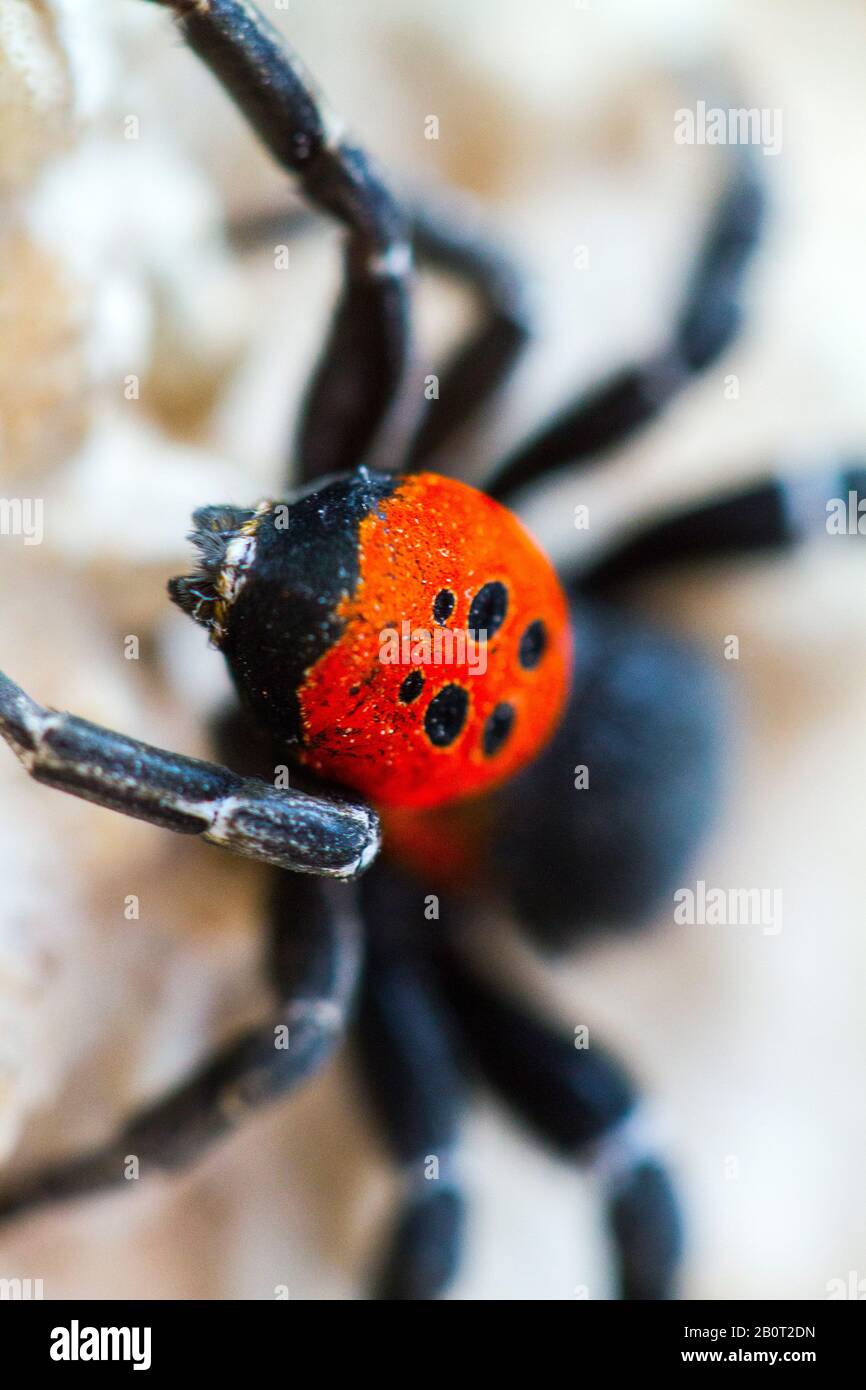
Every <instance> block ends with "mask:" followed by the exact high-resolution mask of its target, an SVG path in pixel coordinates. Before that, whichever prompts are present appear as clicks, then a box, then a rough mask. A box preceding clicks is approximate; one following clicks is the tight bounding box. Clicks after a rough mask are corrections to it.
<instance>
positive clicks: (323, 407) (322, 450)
mask: <svg viewBox="0 0 866 1390" xmlns="http://www.w3.org/2000/svg"><path fill="white" fill-rule="evenodd" d="M156 3H158V4H162V5H164V6H165V7H166V8H168V9H171V10H173V11H174V13H175V15H176V16H177V20H178V24H179V27H180V29H181V32H182V33H183V36H184V39H185V40H186V42H187V44H188V45H189V47H190V48H192V49H193V50H194V51H195V52H196V53H197V54H198V56H199V57H200V58H201V59H202V60H203V61H204V62H205V63H206V64H207V66H208V67H209V68H210V70H211V72H212V73H213V74H214V76H215V77H216V78H217V79H218V80H219V82H220V83H221V84H222V86H223V87H224V88H225V90H226V91H227V92H228V93H229V95H230V96H231V97H232V98H233V100H234V101H235V103H236V105H237V106H238V107H239V109H240V110H241V111H242V112H243V114H244V115H245V116H246V118H247V120H248V121H249V123H250V125H251V126H252V127H253V128H254V130H255V131H256V132H257V134H258V135H259V136H260V138H261V139H262V140H263V142H264V144H265V145H266V146H267V148H268V149H269V150H270V152H271V154H272V155H273V156H274V158H275V159H276V160H277V161H278V162H279V163H280V164H281V165H283V167H284V168H286V169H288V170H290V171H291V172H292V173H294V174H297V175H298V176H299V178H300V180H301V186H302V189H303V193H304V196H305V197H306V198H307V199H309V201H310V202H311V203H312V204H313V205H314V206H315V207H316V208H318V209H319V210H321V211H322V212H325V213H327V214H328V215H329V216H331V217H333V218H335V219H336V220H337V221H338V222H339V223H341V224H342V226H343V227H344V228H345V229H346V231H347V233H348V237H347V241H346V251H345V268H344V284H343V289H342V292H341V296H340V299H339V302H338V305H337V308H336V311H335V315H334V320H333V324H332V327H331V331H330V336H329V339H328V343H327V346H326V348H325V351H324V353H323V355H322V358H321V360H320V362H319V364H318V367H317V368H316V370H315V373H314V375H313V379H312V381H311V383H310V386H309V389H308V393H307V398H306V401H305V405H304V409H303V414H302V419H301V423H300V429H299V435H298V453H299V467H300V471H301V476H302V478H303V479H305V480H306V479H313V478H317V477H320V476H322V475H324V474H326V473H339V472H343V471H346V470H348V469H350V468H354V467H355V466H356V465H358V464H359V463H363V462H364V461H365V460H367V461H369V462H372V461H373V458H372V451H373V449H374V446H375V444H376V442H377V439H378V437H379V434H380V431H381V430H382V429H383V427H384V426H385V425H386V423H387V421H388V419H389V417H390V415H391V411H392V407H393V406H394V403H395V401H396V398H397V396H398V394H399V391H400V387H401V385H402V383H403V380H404V376H405V371H406V365H407V361H408V356H409V350H410V323H409V279H410V275H411V268H412V254H411V247H410V242H409V236H408V232H407V228H406V224H405V219H404V217H403V213H402V211H401V209H400V208H399V206H398V204H397V202H396V201H395V199H394V198H393V196H392V194H391V193H390V191H389V189H388V188H387V186H386V184H385V182H384V180H383V178H382V175H381V174H380V172H379V170H378V169H377V168H376V166H375V165H374V164H373V162H372V161H371V159H370V158H369V157H368V155H367V154H366V153H365V152H364V151H363V150H362V149H360V148H359V147H358V146H357V145H355V144H354V143H352V142H351V141H350V140H348V139H347V138H345V136H344V135H343V133H342V131H341V130H340V129H339V127H338V126H337V124H336V122H335V120H334V118H333V116H332V115H331V114H330V113H329V112H328V111H327V109H326V107H325V105H324V102H323V101H322V99H321V97H320V96H319V94H318V93H317V91H316V88H315V85H314V83H313V81H312V79H311V78H310V76H309V74H308V73H307V72H306V71H305V69H304V66H303V64H302V63H301V60H300V59H299V58H298V56H297V54H295V53H294V51H293V50H292V49H291V48H290V47H289V46H288V44H287V43H285V41H284V40H283V38H282V37H281V35H279V34H278V33H277V31H276V30H275V29H274V28H273V27H272V25H271V24H269V23H268V21H267V20H266V19H265V18H264V16H263V15H262V14H261V13H260V12H259V11H258V10H257V9H256V7H255V6H254V5H252V4H249V3H247V0H207V3H206V4H202V3H199V0H156Z"/></svg>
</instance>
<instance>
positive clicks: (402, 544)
mask: <svg viewBox="0 0 866 1390" xmlns="http://www.w3.org/2000/svg"><path fill="white" fill-rule="evenodd" d="M195 523H196V528H197V529H196V532H194V533H193V537H192V538H193V540H194V542H195V544H196V546H197V548H198V550H199V552H200V556H201V559H200V570H199V572H198V573H197V574H195V575H190V576H186V577H185V578H183V579H179V580H174V581H172V585H171V586H170V588H171V593H172V597H173V598H174V599H175V601H176V602H178V603H179V604H180V606H181V607H182V608H184V609H185V611H187V612H188V613H190V614H191V615H192V616H193V617H194V618H196V619H197V621H199V622H201V623H202V624H203V625H204V626H205V627H207V628H208V629H209V631H210V633H211V638H212V640H213V641H214V643H215V644H216V645H217V646H218V647H219V648H220V650H221V651H222V652H223V654H224V656H225V657H226V660H227V662H228V665H229V669H230V671H231V674H232V676H233V679H234V681H235V684H236V685H237V687H238V690H239V692H240V694H241V695H242V696H243V697H244V698H245V700H246V701H247V703H248V704H249V705H250V706H251V707H252V710H253V712H254V714H255V715H256V717H257V718H258V719H259V721H260V722H261V723H263V724H264V725H266V726H267V727H269V728H270V729H271V730H272V731H273V732H274V733H276V734H277V736H278V737H280V738H282V739H284V740H286V741H288V742H289V743H290V744H291V745H292V754H293V756H294V758H295V759H296V760H297V761H298V762H300V763H302V764H304V765H305V766H306V767H308V768H309V769H310V770H311V771H312V772H314V773H316V774H318V775H319V776H321V777H323V778H324V779H326V780H327V781H328V782H330V783H333V784H336V785H342V786H345V787H347V788H351V789H352V790H353V791H356V792H359V793H361V795H363V796H365V797H367V798H368V799H369V800H370V801H372V802H373V803H374V804H375V805H379V806H381V807H388V806H392V807H407V808H417V809H423V808H427V807H432V806H438V805H443V804H446V803H448V802H451V801H455V800H458V799H461V798H466V797H470V796H475V795H479V794H481V793H483V792H484V791H486V790H488V789H490V788H492V787H493V786H495V785H496V784H498V783H499V782H501V781H503V780H505V779H506V778H507V777H509V776H511V775H512V774H513V773H515V772H516V771H517V770H518V769H519V768H520V767H522V766H523V765H524V764H525V763H527V762H528V761H530V760H531V759H532V758H533V757H535V756H536V754H537V753H538V752H539V751H540V749H541V747H542V746H543V745H544V743H545V742H546V741H547V739H548V738H549V737H550V735H551V734H552V733H553V731H554V729H555V727H556V725H557V723H558V720H559V717H560V714H561V711H562V708H563V706H564V703H565V699H566V697H567V693H568V684H569V676H570V671H571V629H570V623H569V616H568V606H567V603H566V599H565V596H564V594H563V592H562V589H561V587H560V584H559V581H558V579H557V577H556V575H555V573H554V571H553V569H552V567H551V565H550V563H549V561H548V560H547V558H546V557H545V556H544V554H543V553H542V552H541V551H540V550H539V548H538V546H537V545H536V544H535V542H534V541H533V540H532V538H531V537H530V535H529V534H528V532H527V531H526V530H525V529H524V527H523V526H522V525H521V523H520V522H519V521H518V520H517V518H516V517H515V516H514V515H513V514H512V513H511V512H509V511H508V510H507V509H506V508H505V507H502V506H501V505H500V504H499V503H498V502H495V501H493V500H492V499H491V498H489V497H487V496H486V495H485V494H483V493H481V492H478V491H477V490H476V489H474V488H471V487H469V486H467V485H466V484H465V483H460V482H457V481H456V480H453V479H448V478H444V477H439V476H438V475H436V474H429V473H419V474H414V475H409V476H390V475H385V474H377V473H373V472H371V471H370V470H367V469H364V468H360V469H358V470H356V472H354V473H352V474H347V475H343V476H340V477H336V478H332V479H329V480H327V481H325V482H324V483H322V484H320V485H319V486H318V488H317V489H316V490H315V491H309V492H306V493H304V494H303V495H301V496H298V497H296V498H294V499H288V500H287V501H286V502H282V503H280V502H276V503H274V502H271V503H266V504H262V505H261V506H260V507H259V508H257V509H255V510H252V511H241V510H240V509H237V508H228V507H224V508H204V509H203V510H202V511H201V512H198V513H196V517H195Z"/></svg>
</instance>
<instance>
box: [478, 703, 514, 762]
mask: <svg viewBox="0 0 866 1390" xmlns="http://www.w3.org/2000/svg"><path fill="white" fill-rule="evenodd" d="M513 727H514V706H513V705H509V704H508V703H507V702H506V701H503V702H502V704H499V705H497V706H496V708H495V709H494V710H492V711H491V713H490V714H488V716H487V719H486V720H485V723H484V733H483V734H482V735H481V747H482V748H483V749H484V753H485V755H486V756H487V757H488V758H492V757H493V756H494V755H495V754H496V753H498V752H499V750H500V748H501V747H502V745H503V744H504V743H505V740H506V739H507V738H508V735H509V734H510V733H511V730H512V728H513Z"/></svg>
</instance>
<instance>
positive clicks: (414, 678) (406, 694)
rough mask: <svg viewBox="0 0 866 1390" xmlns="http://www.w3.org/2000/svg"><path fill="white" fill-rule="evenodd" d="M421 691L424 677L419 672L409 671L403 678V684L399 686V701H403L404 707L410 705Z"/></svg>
mask: <svg viewBox="0 0 866 1390" xmlns="http://www.w3.org/2000/svg"><path fill="white" fill-rule="evenodd" d="M423 689H424V676H423V675H422V673H421V672H420V671H410V672H409V674H408V676H406V677H404V679H403V683H402V685H401V686H400V691H399V695H400V699H401V700H402V701H403V704H404V705H410V704H411V703H412V701H413V700H417V699H418V696H419V695H420V694H421V691H422V690H423Z"/></svg>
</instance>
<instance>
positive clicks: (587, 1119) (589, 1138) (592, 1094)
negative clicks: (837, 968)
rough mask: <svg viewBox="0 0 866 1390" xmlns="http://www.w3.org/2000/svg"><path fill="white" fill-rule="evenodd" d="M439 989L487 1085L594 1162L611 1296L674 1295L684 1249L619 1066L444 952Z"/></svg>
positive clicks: (569, 1151)
mask: <svg viewBox="0 0 866 1390" xmlns="http://www.w3.org/2000/svg"><path fill="white" fill-rule="evenodd" d="M444 978H445V982H446V992H447V995H448V998H449V1000H450V1002H451V1004H452V1006H453V1008H454V1011H455V1016H456V1018H457V1021H458V1024H459V1026H460V1028H461V1029H462V1031H463V1034H464V1036H465V1039H466V1043H467V1046H468V1048H469V1049H470V1050H471V1052H472V1054H473V1055H474V1057H475V1060H476V1061H477V1062H478V1064H479V1066H480V1067H481V1070H482V1072H483V1073H484V1075H485V1076H486V1078H487V1080H488V1081H489V1082H490V1084H491V1085H492V1086H493V1087H494V1089H495V1090H496V1091H498V1092H499V1093H500V1094H501V1095H502V1096H503V1097H504V1098H505V1099H506V1100H507V1101H508V1103H509V1104H510V1105H511V1106H512V1107H513V1109H514V1110H516V1111H517V1113H518V1114H519V1115H520V1116H521V1118H522V1119H523V1120H524V1121H525V1122H526V1123H527V1124H529V1125H530V1126H531V1127H532V1128H533V1129H534V1130H535V1131H536V1133H537V1134H538V1135H539V1136H540V1138H541V1139H543V1140H544V1141H545V1142H546V1143H548V1144H549V1145H551V1146H552V1147H553V1148H554V1149H556V1150H557V1151H558V1152H559V1153H560V1154H562V1155H563V1156H564V1157H566V1158H573V1159H578V1160H580V1161H581V1162H584V1163H589V1164H591V1165H592V1168H593V1171H594V1173H595V1175H596V1177H597V1179H598V1180H599V1182H600V1183H601V1186H602V1189H603V1193H604V1202H605V1210H606V1215H607V1221H608V1226H609V1229H610V1232H611V1236H612V1238H613V1247H614V1255H615V1263H616V1268H617V1284H618V1295H619V1297H621V1298H625V1299H668V1298H672V1297H674V1296H675V1293H676V1280H677V1270H678V1266H679V1261H680V1256H681V1251H682V1225H681V1219H680V1213H679V1205H678V1202H677V1198H676V1195H675V1193H674V1190H673V1187H672V1185H671V1181H670V1178H669V1177H668V1175H667V1172H666V1171H665V1168H664V1167H663V1166H662V1164H661V1162H660V1161H659V1159H658V1158H657V1157H656V1156H655V1154H654V1153H653V1151H652V1148H651V1147H649V1146H648V1145H647V1144H646V1141H645V1138H644V1136H643V1135H642V1133H641V1123H640V1111H639V1108H638V1104H639V1102H638V1096H637V1093H636V1091H635V1088H634V1085H633V1083H632V1081H631V1080H630V1078H629V1076H628V1074H627V1072H626V1071H625V1070H624V1068H623V1067H622V1065H621V1064H620V1063H619V1062H617V1061H616V1060H615V1059H614V1058H613V1057H612V1056H611V1055H610V1053H608V1052H605V1050H604V1049H603V1048H600V1047H599V1046H598V1045H597V1044H596V1043H594V1042H590V1045H589V1047H587V1048H586V1049H582V1050H580V1049H578V1048H576V1047H575V1045H574V1041H573V1039H571V1038H568V1037H566V1036H564V1035H562V1034H560V1033H557V1032H555V1031H554V1030H553V1029H552V1028H550V1027H549V1025H547V1024H546V1023H544V1022H542V1021H541V1020H540V1019H537V1018H534V1017H533V1016H532V1015H531V1014H529V1013H527V1012H525V1011H524V1009H523V1007H522V1006H521V1005H519V1004H518V1003H517V1002H516V1001H514V1000H510V999H507V998H505V997H504V996H503V995H501V994H499V993H498V992H497V990H495V989H494V988H493V987H492V986H491V985H489V984H487V983H482V981H481V980H480V979H479V978H478V977H477V975H476V974H475V973H474V972H473V971H472V970H470V969H469V968H468V967H467V966H466V964H465V963H464V962H463V961H462V959H461V957H460V956H459V954H458V953H457V952H456V951H454V950H453V948H452V949H450V950H449V951H448V953H447V955H446V956H445V959H444Z"/></svg>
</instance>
